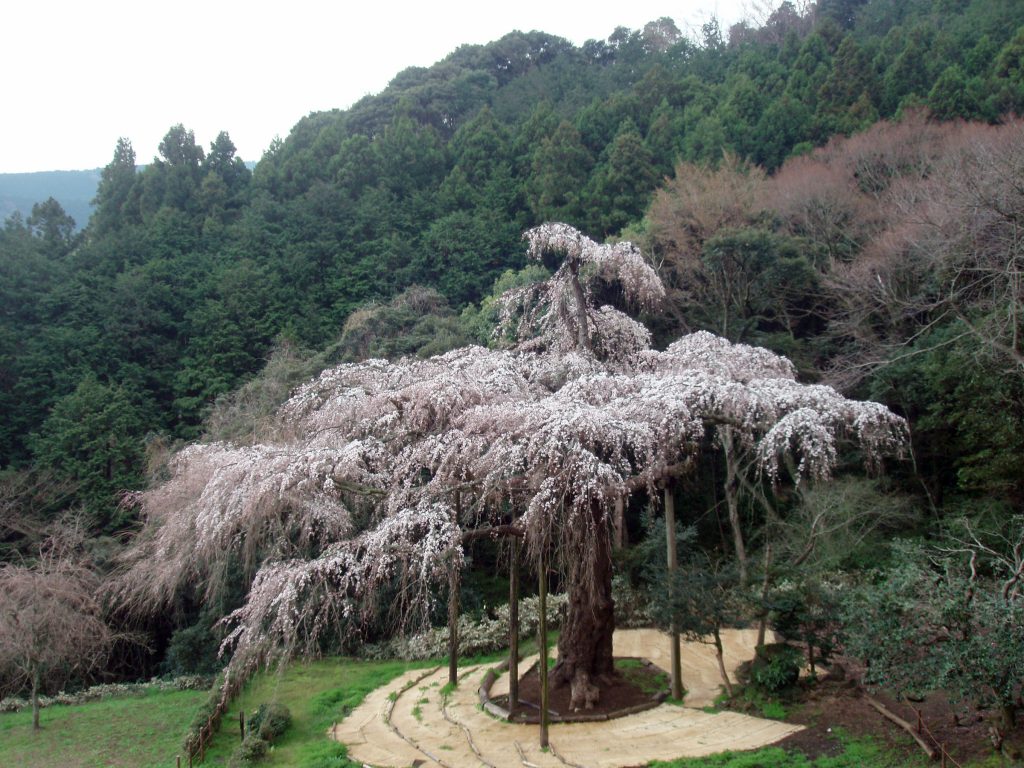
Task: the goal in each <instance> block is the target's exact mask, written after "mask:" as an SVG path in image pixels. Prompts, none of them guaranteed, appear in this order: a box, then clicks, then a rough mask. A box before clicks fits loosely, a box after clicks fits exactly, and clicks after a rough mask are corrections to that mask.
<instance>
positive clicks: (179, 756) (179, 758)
mask: <svg viewBox="0 0 1024 768" xmlns="http://www.w3.org/2000/svg"><path fill="white" fill-rule="evenodd" d="M178 768H181V755H178Z"/></svg>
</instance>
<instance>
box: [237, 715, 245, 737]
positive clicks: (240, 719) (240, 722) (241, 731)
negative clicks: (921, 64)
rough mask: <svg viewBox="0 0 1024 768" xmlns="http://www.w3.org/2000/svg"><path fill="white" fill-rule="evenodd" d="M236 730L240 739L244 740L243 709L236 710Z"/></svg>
mask: <svg viewBox="0 0 1024 768" xmlns="http://www.w3.org/2000/svg"><path fill="white" fill-rule="evenodd" d="M238 732H239V734H240V735H241V737H242V741H245V710H244V709H240V710H238Z"/></svg>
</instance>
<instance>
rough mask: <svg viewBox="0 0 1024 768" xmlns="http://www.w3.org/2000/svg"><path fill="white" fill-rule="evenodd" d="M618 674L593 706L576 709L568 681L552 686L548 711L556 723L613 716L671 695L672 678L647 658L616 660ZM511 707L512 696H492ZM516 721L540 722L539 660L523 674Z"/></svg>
mask: <svg viewBox="0 0 1024 768" xmlns="http://www.w3.org/2000/svg"><path fill="white" fill-rule="evenodd" d="M615 669H616V674H615V675H614V677H612V678H611V679H610V680H608V681H607V682H605V683H602V685H601V686H600V688H601V698H600V700H599V701H598V702H597V704H596V705H594V707H593V708H591V709H582V710H579V711H575V712H574V711H572V710H571V709H570V708H569V699H570V697H571V691H570V690H569V686H568V685H563V686H559V687H557V688H556V687H551V688H550V689H549V691H548V713H549V716H550V718H551V719H550V721H551V722H553V723H573V722H588V721H592V720H611V719H614V718H616V717H625V716H627V715H633V714H636V713H637V712H642V711H644V710H647V709H653V708H654V707H656V706H658V705H659V704H661V702H662V701H664V700H665V699H666V698H667V697H668V693H669V678H668V675H666V674H665V673H664V672H663V671H662V670H661V669H659V668H658V667H656V666H654V665H653V664H651V662H649V661H647V660H646V659H637V658H625V659H616V660H615ZM491 700H492V701H493V702H494V703H495V704H497V705H498V706H499V707H501V708H502V709H506V710H507V709H508V696H507V695H502V696H495V697H494V698H493V699H491ZM511 719H512V721H513V722H516V723H538V722H540V673H539V669H538V667H537V665H536V664H534V665H533V666H531V667H530V668H529V669H528V670H527V671H526V672H525V673H524V674H523V675H522V676H521V677H520V678H519V707H518V711H517V712H516V713H515V715H514V716H513V717H512V718H511Z"/></svg>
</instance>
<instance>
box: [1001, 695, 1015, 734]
mask: <svg viewBox="0 0 1024 768" xmlns="http://www.w3.org/2000/svg"><path fill="white" fill-rule="evenodd" d="M999 719H1000V720H1001V721H1002V724H1003V728H1004V729H1005V731H1006V733H1013V731H1014V730H1015V729H1016V728H1017V705H1016V704H1014V703H1013V702H1006V701H1004V702H1003V703H1002V704H1001V705H1000V706H999Z"/></svg>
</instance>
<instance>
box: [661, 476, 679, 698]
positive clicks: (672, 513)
mask: <svg viewBox="0 0 1024 768" xmlns="http://www.w3.org/2000/svg"><path fill="white" fill-rule="evenodd" d="M664 495H665V544H666V548H667V550H668V551H667V554H668V575H669V589H670V590H671V589H672V583H673V581H674V580H675V574H676V571H678V570H679V558H678V553H677V552H676V500H675V494H674V493H673V489H672V486H671V483H669V482H666V483H665V489H664ZM669 597H670V604H671V594H670V595H669ZM669 642H670V651H671V669H672V673H671V674H672V698H673V699H676V700H678V699H681V698H683V668H682V661H681V659H680V650H679V628H678V627H677V626H676V622H675V619H673V620H672V626H671V632H670V641H669Z"/></svg>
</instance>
